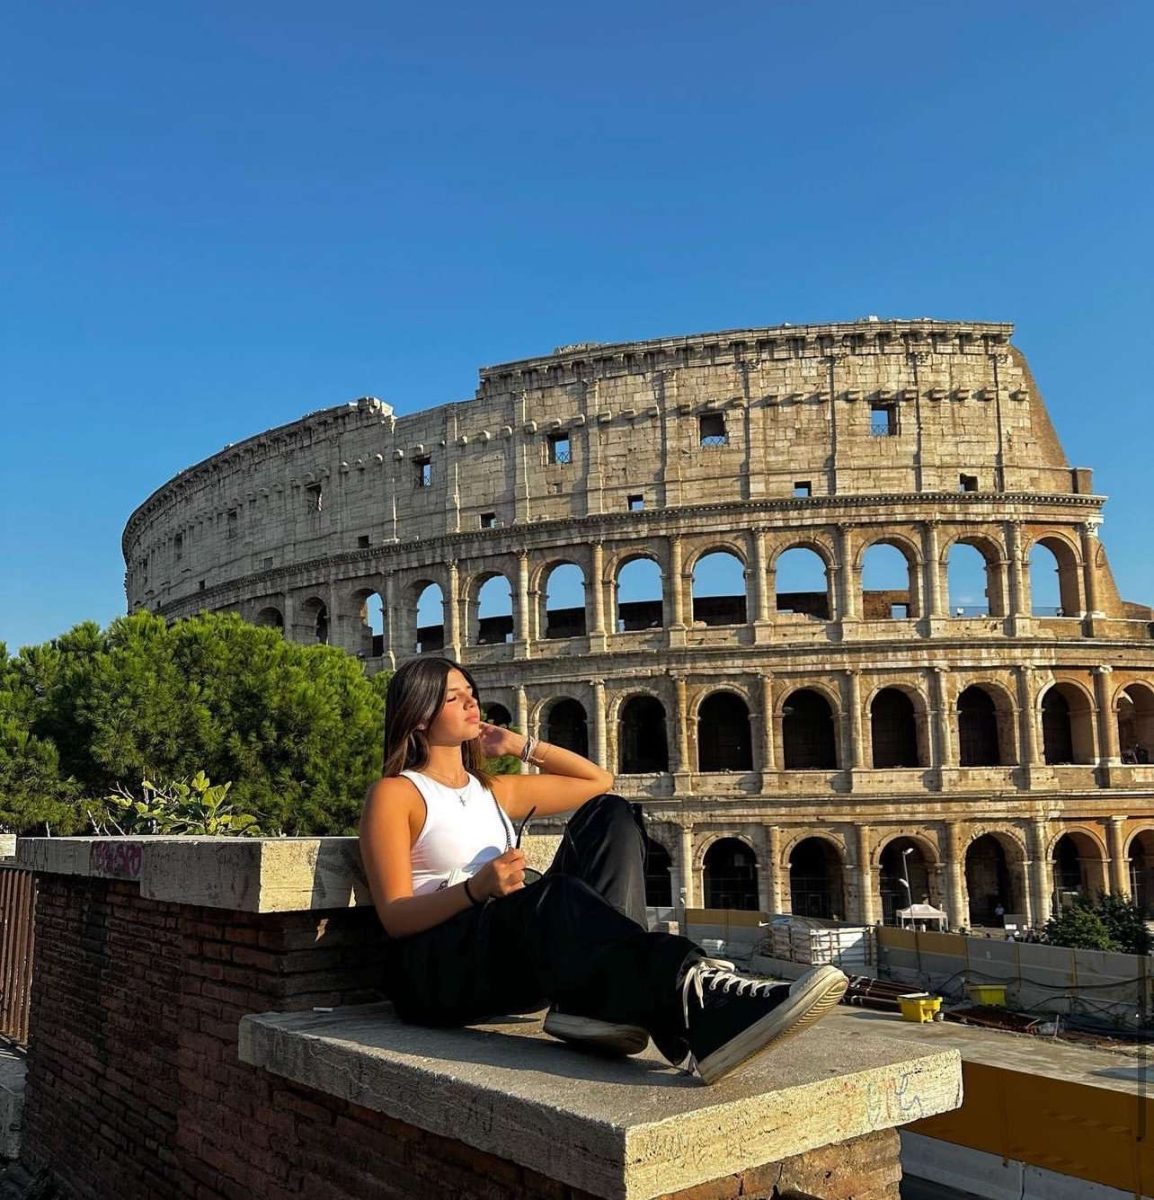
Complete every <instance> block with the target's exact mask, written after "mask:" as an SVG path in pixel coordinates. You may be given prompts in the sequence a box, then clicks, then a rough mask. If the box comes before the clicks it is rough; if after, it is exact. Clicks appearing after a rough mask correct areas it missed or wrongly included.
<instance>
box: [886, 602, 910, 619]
mask: <svg viewBox="0 0 1154 1200" xmlns="http://www.w3.org/2000/svg"><path fill="white" fill-rule="evenodd" d="M909 615H910V606H909V605H908V604H891V605H890V620H891V621H905V620H908V619H909Z"/></svg>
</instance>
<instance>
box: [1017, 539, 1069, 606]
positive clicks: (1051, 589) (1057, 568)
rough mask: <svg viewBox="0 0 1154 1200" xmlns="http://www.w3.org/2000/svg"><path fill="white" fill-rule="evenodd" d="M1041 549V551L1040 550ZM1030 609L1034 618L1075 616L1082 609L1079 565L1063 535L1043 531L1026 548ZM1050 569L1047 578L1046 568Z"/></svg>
mask: <svg viewBox="0 0 1154 1200" xmlns="http://www.w3.org/2000/svg"><path fill="white" fill-rule="evenodd" d="M1043 551H1044V553H1042V552H1043ZM1026 555H1027V560H1026V561H1027V563H1028V570H1027V574H1028V576H1029V580H1030V611H1031V612H1032V613H1033V614H1034V616H1038V617H1076V616H1078V615H1080V613H1081V611H1082V583H1081V573H1082V566H1081V561H1080V557H1079V554H1078V551H1077V548H1076V547H1075V546H1074V545H1073V544H1072V543H1071V542H1069V541H1068V540H1067V539H1066V538H1065V537H1064V536H1062V535H1061V534H1057V533H1046V534H1043V535H1041V536H1040V537H1038V538H1036V539H1035V540H1034V541H1033V542H1032V543H1031V544H1030V545H1029V547H1028V548H1027V551H1026ZM1050 570H1053V571H1054V572H1055V576H1054V577H1051V576H1050V575H1049V574H1048V571H1050Z"/></svg>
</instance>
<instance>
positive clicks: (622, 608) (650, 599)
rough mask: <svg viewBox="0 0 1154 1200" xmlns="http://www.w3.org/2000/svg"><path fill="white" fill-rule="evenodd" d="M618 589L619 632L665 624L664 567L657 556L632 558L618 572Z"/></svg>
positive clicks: (657, 626) (617, 619)
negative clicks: (654, 559)
mask: <svg viewBox="0 0 1154 1200" xmlns="http://www.w3.org/2000/svg"><path fill="white" fill-rule="evenodd" d="M615 589H616V592H617V615H616V622H617V625H616V628H617V632H618V633H628V632H632V631H634V630H638V629H660V628H661V623H662V621H663V619H664V616H663V611H662V604H663V601H662V593H661V568H660V567H659V566H658V565H657V563H655V562H654V561H653V559H651V558H634V559H630V560H629V562H627V563H625V564H624V566H622V568H621V569H620V570H619V571H618V572H617V581H616V584H615Z"/></svg>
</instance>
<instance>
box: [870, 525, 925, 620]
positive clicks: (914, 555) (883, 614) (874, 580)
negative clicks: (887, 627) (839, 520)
mask: <svg viewBox="0 0 1154 1200" xmlns="http://www.w3.org/2000/svg"><path fill="white" fill-rule="evenodd" d="M887 551H896V552H897V555H898V556H899V558H900V559H901V560H902V561H901V563H899V562H898V560H897V559H895V558H894V557H893V555H892V554H888V553H887ZM857 561H858V571H859V572H860V579H861V613H862V617H863V618H864V619H865V620H867V621H879V620H889V619H891V618H893V619H907V618H912V617H919V616H921V594H920V588H919V586H918V578H919V575H918V572H919V568H920V565H921V555H920V553H919V551H918V549H917V547H916V546H915V545H914V544H913V543H912V542H910V541H909V540H908V539H906V538H905V537H903V536H901V535H899V534H893V533H887V534H885V535H883V536H881V537H878V538H875V539H874V540H873V541H872V542H870V543H869V545H867V546H863V547H862V548H861V550H860V551H859V552H858V558H857Z"/></svg>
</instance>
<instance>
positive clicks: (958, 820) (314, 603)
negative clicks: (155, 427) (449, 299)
mask: <svg viewBox="0 0 1154 1200" xmlns="http://www.w3.org/2000/svg"><path fill="white" fill-rule="evenodd" d="M1012 333H1013V327H1012V326H1011V325H1007V324H992V323H971V322H954V321H938V320H909V321H896V320H879V319H877V318H873V317H870V318H867V319H864V320H861V321H855V322H852V323H846V324H831V325H807V326H789V325H786V326H781V327H776V328H761V329H747V330H737V331H729V332H724V333H710V334H702V335H695V336H691V337H675V338H660V339H656V340H652V341H643V342H633V343H628V344H621V345H603V344H581V345H574V346H565V347H562V348H560V349H558V350H557V351H555V352H554V353H552V354H549V355H545V356H542V357H537V358H529V359H524V360H522V361H519V362H512V363H505V364H502V365H500V366H495V367H487V368H483V369H482V370H481V372H480V384H479V387H478V388H477V391H476V395H475V397H474V398H473V399H471V400H466V401H462V402H457V403H449V404H445V405H443V406H441V407H438V408H433V409H429V410H427V411H423V412H418V413H413V414H411V415H406V416H396V415H395V414H394V412H393V410H392V409H391V407H390V406H389V405H388V404H385V403H382V402H381V401H380V400H376V399H373V398H364V399H361V400H358V401H356V402H354V403H350V404H347V405H342V406H339V407H336V408H330V409H325V410H323V411H320V412H316V413H313V414H310V415H309V416H306V417H304V418H303V419H301V420H298V421H295V422H293V423H291V424H288V425H284V426H280V427H278V428H276V429H272V430H269V431H268V432H266V433H262V434H259V435H258V436H255V437H251V438H249V439H247V440H246V441H242V442H238V443H236V444H235V445H232V446H229V447H228V448H227V449H225V450H223V451H221V452H220V453H219V454H216V455H214V456H213V457H211V458H209V459H207V460H205V461H204V462H202V463H199V464H198V465H196V466H194V467H191V468H189V469H188V470H185V471H183V472H181V473H180V474H179V475H178V476H177V477H176V478H174V479H172V480H171V481H170V482H168V483H166V484H165V485H164V486H163V487H161V488H160V489H159V490H158V491H156V492H155V493H154V494H153V495H152V496H150V497H149V498H148V500H146V501H145V502H144V503H143V504H142V505H141V506H140V507H139V508H138V509H137V510H136V512H134V513H133V514H132V517H131V518H130V520H129V521H128V525H127V528H126V529H125V533H124V541H123V546H124V556H125V561H126V564H127V579H126V587H127V594H128V602H129V607H130V609H135V608H139V607H146V608H149V609H152V610H154V611H156V612H159V613H161V614H164V615H166V616H169V617H178V616H183V615H186V614H189V613H193V612H196V611H198V610H202V609H211V610H226V609H230V610H236V611H239V612H240V613H241V614H243V615H244V616H245V617H247V618H249V619H250V620H252V621H255V622H258V623H260V624H268V625H276V626H279V627H281V628H283V630H284V632H285V634H286V636H288V637H290V638H293V639H294V640H297V641H302V642H314V641H322V642H326V641H327V642H330V643H332V644H335V645H337V646H341V647H343V648H345V649H346V650H348V651H349V652H350V653H352V654H356V655H359V656H361V657H362V658H363V659H364V660H365V663H366V667H367V669H369V670H377V669H381V668H387V667H390V666H392V665H393V664H394V663H396V662H397V661H398V660H399V659H402V658H404V657H406V656H409V655H412V654H414V653H421V652H432V651H438V652H440V651H442V650H443V651H444V652H445V653H448V654H450V655H452V656H453V657H455V658H458V659H459V660H460V661H462V662H463V663H465V664H466V665H467V666H468V667H469V668H470V669H471V670H472V671H473V672H474V673H475V675H476V676H477V679H478V682H479V684H480V686H481V689H482V696H483V699H484V701H485V703H486V708H487V711H488V714H489V716H490V718H491V719H494V720H497V721H505V722H509V723H511V724H513V725H515V726H516V727H517V728H520V729H527V730H529V731H531V732H533V733H535V734H538V735H540V736H542V737H545V738H547V739H548V740H550V741H553V742H556V743H559V744H562V745H567V746H571V747H574V748H577V749H579V750H582V751H585V752H587V753H589V754H590V755H591V756H592V757H593V758H595V759H596V760H597V761H598V762H600V763H602V764H604V765H605V766H606V767H608V768H610V769H611V770H613V771H615V772H616V774H617V779H618V786H619V788H620V790H621V791H622V792H623V793H624V794H626V795H628V796H630V797H632V798H634V799H636V800H638V801H641V802H643V803H644V806H645V809H646V812H647V815H648V818H649V826H650V832H651V835H652V839H653V844H652V847H651V855H650V868H649V871H650V885H651V900H652V902H653V903H655V904H658V905H672V906H678V907H680V906H682V905H691V906H697V905H703V904H704V905H707V906H709V907H731V908H748V909H754V908H760V909H762V910H766V911H773V912H790V911H792V912H795V913H801V914H805V915H811V916H841V917H845V918H848V919H852V920H857V921H862V922H867V923H874V922H876V921H888V920H891V919H892V918H893V913H894V911H895V909H896V908H900V907H904V905H905V904H906V902H907V899H913V900H915V901H918V900H922V899H928V900H930V901H931V902H932V903H934V904H936V905H939V906H940V907H943V908H944V909H945V910H946V911H947V913H948V914H949V918H950V921H951V923H952V925H953V926H955V927H958V926H969V925H980V924H983V923H989V922H990V921H991V919H992V918H993V916H994V915H995V910H996V909H997V908H998V907H999V906H1000V907H1001V908H1002V909H1004V910H1005V911H1006V912H1008V913H1013V914H1019V915H1020V916H1021V918H1022V919H1023V920H1024V921H1025V922H1026V923H1030V924H1038V923H1040V922H1042V921H1043V920H1045V918H1046V917H1047V916H1048V915H1049V914H1050V913H1051V911H1053V909H1054V908H1055V906H1056V905H1060V904H1062V903H1064V902H1066V901H1067V900H1068V898H1069V897H1070V896H1071V895H1073V894H1076V893H1079V892H1083V893H1088V892H1096V891H1098V890H1103V889H1105V890H1110V891H1113V892H1116V893H1118V892H1121V893H1127V894H1131V895H1133V896H1134V897H1135V898H1136V899H1137V900H1138V901H1139V903H1140V904H1142V905H1143V906H1144V907H1145V909H1146V911H1147V913H1148V914H1154V804H1152V798H1154V786H1152V785H1154V763H1151V762H1150V761H1149V759H1150V754H1151V752H1152V751H1154V653H1152V643H1151V636H1152V629H1154V626H1152V624H1151V621H1152V616H1154V614H1152V612H1151V609H1150V608H1149V607H1148V606H1145V605H1141V604H1134V603H1129V602H1127V601H1124V600H1122V599H1121V598H1120V596H1119V594H1118V591H1117V588H1116V586H1115V583H1114V580H1113V577H1112V575H1111V571H1110V567H1109V564H1108V562H1107V559H1106V554H1105V551H1104V549H1103V546H1102V544H1101V542H1100V540H1099V527H1100V525H1101V521H1102V507H1103V503H1104V498H1103V497H1102V496H1099V495H1095V493H1094V489H1093V485H1092V479H1091V473H1090V471H1089V470H1086V469H1084V468H1079V467H1072V466H1070V465H1069V464H1068V462H1067V460H1066V456H1065V453H1064V452H1063V449H1062V447H1061V445H1060V444H1059V441H1058V438H1057V436H1056V434H1055V431H1054V428H1053V426H1052V424H1051V422H1050V419H1049V417H1048V415H1047V412H1046V408H1045V405H1044V403H1043V401H1042V398H1041V396H1040V395H1039V392H1038V389H1037V387H1036V385H1035V383H1034V380H1033V378H1032V376H1031V373H1030V368H1029V366H1028V365H1027V363H1026V360H1025V358H1024V357H1023V355H1022V353H1021V352H1020V351H1019V350H1018V349H1017V348H1016V347H1015V346H1014V345H1012V343H1011V336H1012ZM959 563H962V564H967V569H968V570H970V571H971V572H974V573H975V576H974V577H976V578H977V587H976V588H975V589H974V591H973V593H972V594H968V595H962V594H960V592H958V591H957V589H956V588H955V584H954V574H955V572H956V571H957V570H960V569H961V568H960V567H959V566H958V564H959Z"/></svg>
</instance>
